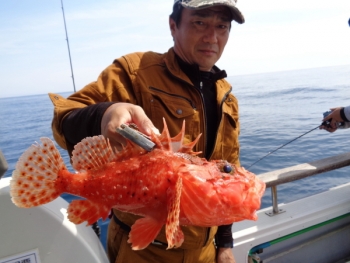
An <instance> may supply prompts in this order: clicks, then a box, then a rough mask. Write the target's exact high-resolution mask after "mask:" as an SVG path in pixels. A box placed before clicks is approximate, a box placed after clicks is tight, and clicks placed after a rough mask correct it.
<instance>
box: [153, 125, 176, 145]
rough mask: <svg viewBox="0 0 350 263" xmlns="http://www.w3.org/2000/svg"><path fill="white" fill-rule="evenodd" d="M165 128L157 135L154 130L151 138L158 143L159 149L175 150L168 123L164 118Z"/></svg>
mask: <svg viewBox="0 0 350 263" xmlns="http://www.w3.org/2000/svg"><path fill="white" fill-rule="evenodd" d="M163 124H164V129H163V131H162V133H161V134H160V135H156V134H155V133H153V132H152V134H151V140H152V141H153V142H154V143H155V144H156V147H157V148H158V149H161V150H164V151H173V149H172V143H171V138H170V133H169V129H168V125H167V124H166V121H165V119H164V118H163Z"/></svg>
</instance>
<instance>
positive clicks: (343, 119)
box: [320, 106, 350, 132]
mask: <svg viewBox="0 0 350 263" xmlns="http://www.w3.org/2000/svg"><path fill="white" fill-rule="evenodd" d="M322 121H323V122H329V125H321V126H320V129H323V130H327V131H329V132H335V131H336V130H337V129H338V128H340V129H346V128H350V106H347V107H337V108H332V109H331V112H330V113H329V114H328V115H327V116H326V117H324V118H323V120H322Z"/></svg>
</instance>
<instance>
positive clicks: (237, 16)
mask: <svg viewBox="0 0 350 263" xmlns="http://www.w3.org/2000/svg"><path fill="white" fill-rule="evenodd" d="M201 2H202V1H201ZM180 4H181V5H182V6H183V7H185V8H189V9H205V8H209V7H212V6H217V5H223V6H226V7H228V8H229V9H230V11H231V14H232V20H235V21H236V22H237V23H239V24H243V23H244V21H245V20H244V16H243V15H242V13H241V11H239V9H238V8H237V7H235V6H232V5H229V4H226V3H223V2H222V1H209V3H205V4H199V3H197V2H196V1H189V2H188V3H186V2H180Z"/></svg>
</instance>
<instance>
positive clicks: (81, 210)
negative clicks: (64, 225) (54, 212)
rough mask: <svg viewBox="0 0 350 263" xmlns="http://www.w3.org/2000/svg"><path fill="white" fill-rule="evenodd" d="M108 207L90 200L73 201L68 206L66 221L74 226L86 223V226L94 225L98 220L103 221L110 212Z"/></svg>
mask: <svg viewBox="0 0 350 263" xmlns="http://www.w3.org/2000/svg"><path fill="white" fill-rule="evenodd" d="M110 209H111V208H110V207H108V206H104V205H102V204H100V203H98V204H97V203H94V202H92V201H90V200H73V201H72V202H71V203H70V204H69V206H68V210H67V213H68V219H69V220H70V221H71V222H73V223H74V224H81V223H83V222H84V221H87V225H91V224H93V223H95V222H96V221H97V220H98V219H100V218H102V219H103V220H105V219H106V218H107V216H108V214H109V212H110Z"/></svg>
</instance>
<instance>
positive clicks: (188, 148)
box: [178, 134, 202, 155]
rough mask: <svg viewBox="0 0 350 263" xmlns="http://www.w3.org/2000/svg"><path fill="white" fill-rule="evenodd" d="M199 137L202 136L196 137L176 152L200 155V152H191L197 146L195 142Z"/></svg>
mask: <svg viewBox="0 0 350 263" xmlns="http://www.w3.org/2000/svg"><path fill="white" fill-rule="evenodd" d="M201 136H202V134H199V135H198V136H197V138H196V139H195V140H194V141H193V142H190V143H187V144H182V145H181V148H180V149H179V150H178V152H181V153H188V154H191V155H198V154H200V153H201V152H193V151H192V149H193V147H194V146H195V145H196V144H197V142H198V141H199V138H200V137H201Z"/></svg>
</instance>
